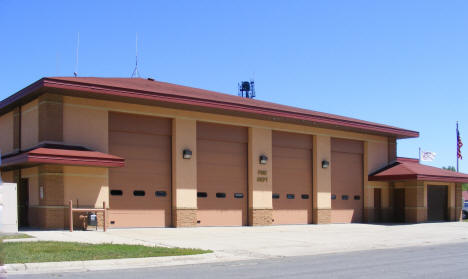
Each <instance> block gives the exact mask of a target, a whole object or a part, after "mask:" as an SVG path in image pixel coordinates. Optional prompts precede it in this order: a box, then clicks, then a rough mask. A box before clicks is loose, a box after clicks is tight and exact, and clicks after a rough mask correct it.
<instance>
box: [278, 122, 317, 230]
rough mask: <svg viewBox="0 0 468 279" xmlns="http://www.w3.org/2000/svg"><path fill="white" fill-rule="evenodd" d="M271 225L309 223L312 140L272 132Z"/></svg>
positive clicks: (295, 135)
mask: <svg viewBox="0 0 468 279" xmlns="http://www.w3.org/2000/svg"><path fill="white" fill-rule="evenodd" d="M272 137H273V138H272V142H273V158H272V159H273V188H272V192H273V195H272V197H273V224H311V223H312V217H313V212H312V203H313V199H312V188H313V185H312V183H313V181H312V158H313V156H312V150H313V139H312V136H310V135H301V134H294V133H286V132H277V131H273V135H272Z"/></svg>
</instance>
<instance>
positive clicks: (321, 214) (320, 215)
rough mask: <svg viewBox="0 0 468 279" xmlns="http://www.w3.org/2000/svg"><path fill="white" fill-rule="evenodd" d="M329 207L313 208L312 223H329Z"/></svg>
mask: <svg viewBox="0 0 468 279" xmlns="http://www.w3.org/2000/svg"><path fill="white" fill-rule="evenodd" d="M330 223H331V209H314V224H330Z"/></svg>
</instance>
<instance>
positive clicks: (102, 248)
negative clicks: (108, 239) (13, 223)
mask: <svg viewBox="0 0 468 279" xmlns="http://www.w3.org/2000/svg"><path fill="white" fill-rule="evenodd" d="M211 252H212V251H209V250H200V249H184V248H165V247H147V246H142V245H122V244H85V243H77V242H56V241H39V242H13V243H3V244H0V256H3V262H4V263H5V264H11V263H34V262H61V261H85V260H103V259H120V258H145V257H164V256H182V255H195V254H205V253H211Z"/></svg>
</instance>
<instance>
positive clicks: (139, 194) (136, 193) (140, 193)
mask: <svg viewBox="0 0 468 279" xmlns="http://www.w3.org/2000/svg"><path fill="white" fill-rule="evenodd" d="M145 194H146V193H145V191H143V190H135V191H133V195H134V196H135V197H144V196H145Z"/></svg>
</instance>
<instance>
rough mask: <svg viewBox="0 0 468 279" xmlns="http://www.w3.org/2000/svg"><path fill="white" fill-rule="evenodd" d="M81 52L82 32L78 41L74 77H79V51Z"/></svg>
mask: <svg viewBox="0 0 468 279" xmlns="http://www.w3.org/2000/svg"><path fill="white" fill-rule="evenodd" d="M79 50H80V32H78V40H77V41H76V63H75V72H73V75H74V76H75V77H77V76H78V51H79Z"/></svg>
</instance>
